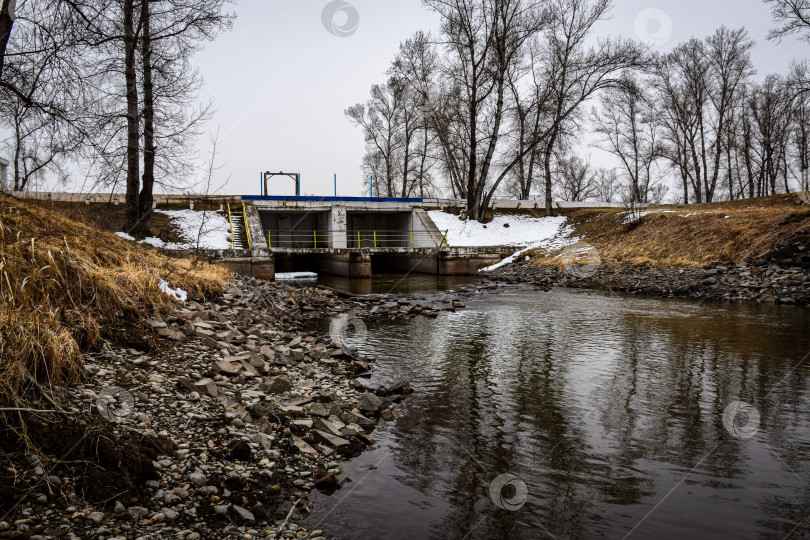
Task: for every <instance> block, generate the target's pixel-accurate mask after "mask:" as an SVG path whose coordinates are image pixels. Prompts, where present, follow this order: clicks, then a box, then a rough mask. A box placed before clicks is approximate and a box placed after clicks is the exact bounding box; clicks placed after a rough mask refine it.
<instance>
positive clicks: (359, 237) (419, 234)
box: [266, 229, 447, 249]
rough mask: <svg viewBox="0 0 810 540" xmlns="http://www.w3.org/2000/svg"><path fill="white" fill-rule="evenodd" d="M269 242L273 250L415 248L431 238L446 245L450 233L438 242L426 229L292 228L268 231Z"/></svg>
mask: <svg viewBox="0 0 810 540" xmlns="http://www.w3.org/2000/svg"><path fill="white" fill-rule="evenodd" d="M266 234H267V244H268V246H270V249H276V248H277V249H283V248H314V249H318V248H324V249H325V248H331V247H335V245H336V244H343V243H344V242H345V247H347V248H357V249H364V248H413V247H415V246H416V245H417V244H423V243H425V242H423V241H428V242H432V243H433V244H434V245H435V246H436V247H442V246H444V245H447V233H446V232H445V234H444V235H443V237H442V239H441V241H439V242H438V243H437V242H436V239H435V236H434V235H433V234H431V233H430V232H426V231H415V232H414V231H386V230H380V231H378V230H349V231H336V232H333V233H332V234H330V233H328V232H321V231H317V230H313V231H311V232H305V231H291V230H278V229H276V230H270V231H266Z"/></svg>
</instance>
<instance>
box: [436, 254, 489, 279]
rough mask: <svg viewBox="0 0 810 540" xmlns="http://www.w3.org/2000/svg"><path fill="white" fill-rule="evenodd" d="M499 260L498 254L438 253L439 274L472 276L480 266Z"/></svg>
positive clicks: (484, 266)
mask: <svg viewBox="0 0 810 540" xmlns="http://www.w3.org/2000/svg"><path fill="white" fill-rule="evenodd" d="M499 262H501V256H500V255H494V254H480V255H451V254H449V253H440V254H439V275H441V276H474V275H475V274H477V273H478V271H479V270H480V269H482V268H486V267H487V266H492V265H493V264H497V263H499Z"/></svg>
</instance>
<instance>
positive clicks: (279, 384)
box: [261, 375, 292, 394]
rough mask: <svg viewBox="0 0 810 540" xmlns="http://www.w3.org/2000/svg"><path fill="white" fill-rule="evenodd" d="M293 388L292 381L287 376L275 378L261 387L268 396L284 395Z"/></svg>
mask: <svg viewBox="0 0 810 540" xmlns="http://www.w3.org/2000/svg"><path fill="white" fill-rule="evenodd" d="M291 388H292V381H291V380H290V378H289V377H287V376H286V375H279V376H278V377H273V378H271V379H269V380H267V381H266V382H265V383H263V384H262V386H261V389H262V392H267V393H268V394H282V393H284V392H289V391H290V389H291Z"/></svg>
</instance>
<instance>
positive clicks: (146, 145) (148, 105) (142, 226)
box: [135, 0, 155, 234]
mask: <svg viewBox="0 0 810 540" xmlns="http://www.w3.org/2000/svg"><path fill="white" fill-rule="evenodd" d="M150 17H151V14H150V13H149V0H141V28H142V31H143V38H142V50H141V55H142V60H143V183H142V186H141V195H140V197H139V198H138V209H139V213H140V217H139V223H138V226H137V227H136V228H135V230H136V232H139V233H141V234H148V233H149V223H150V221H151V218H152V201H153V200H154V197H153V196H152V192H153V190H154V186H155V98H154V85H153V84H152V34H151V33H150V20H149V19H150Z"/></svg>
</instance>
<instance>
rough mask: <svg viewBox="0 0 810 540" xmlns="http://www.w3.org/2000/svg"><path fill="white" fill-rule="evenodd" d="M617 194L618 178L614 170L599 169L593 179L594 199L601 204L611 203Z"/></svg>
mask: <svg viewBox="0 0 810 540" xmlns="http://www.w3.org/2000/svg"><path fill="white" fill-rule="evenodd" d="M618 193H619V177H618V175H617V174H616V170H615V169H603V168H600V169H598V170H597V171H596V174H595V179H594V197H596V199H597V200H599V201H603V202H613V200H614V199H615V198H616V195H618Z"/></svg>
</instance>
